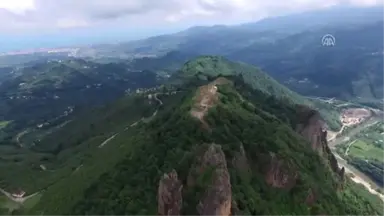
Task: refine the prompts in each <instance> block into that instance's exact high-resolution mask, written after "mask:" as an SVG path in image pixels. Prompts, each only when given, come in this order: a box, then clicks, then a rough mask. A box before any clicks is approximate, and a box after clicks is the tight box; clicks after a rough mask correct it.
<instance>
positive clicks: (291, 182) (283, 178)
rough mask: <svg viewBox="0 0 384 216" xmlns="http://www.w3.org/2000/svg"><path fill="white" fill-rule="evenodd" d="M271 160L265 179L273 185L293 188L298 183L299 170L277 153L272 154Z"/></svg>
mask: <svg viewBox="0 0 384 216" xmlns="http://www.w3.org/2000/svg"><path fill="white" fill-rule="evenodd" d="M270 157H271V160H270V162H269V166H268V169H267V173H266V175H265V181H266V182H267V184H269V185H270V186H272V187H275V188H284V189H291V188H292V187H293V186H295V184H296V180H297V178H298V172H297V171H295V170H294V168H293V167H290V166H289V164H287V163H286V162H285V161H284V160H281V159H279V158H278V157H277V156H275V154H273V153H271V154H270Z"/></svg>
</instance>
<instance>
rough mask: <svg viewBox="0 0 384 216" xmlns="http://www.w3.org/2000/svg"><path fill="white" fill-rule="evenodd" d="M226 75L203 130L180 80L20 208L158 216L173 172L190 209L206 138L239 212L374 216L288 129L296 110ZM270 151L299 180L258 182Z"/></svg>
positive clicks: (190, 90) (203, 181) (185, 210)
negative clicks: (282, 185) (312, 197)
mask: <svg viewBox="0 0 384 216" xmlns="http://www.w3.org/2000/svg"><path fill="white" fill-rule="evenodd" d="M229 79H232V80H233V82H234V86H231V85H221V86H219V90H218V91H219V93H218V95H219V101H218V102H217V104H216V105H215V106H214V107H213V108H211V109H210V110H209V112H208V114H207V116H206V117H205V120H206V123H207V125H208V126H209V128H210V130H207V129H205V128H204V127H202V126H201V122H200V121H198V120H197V119H195V118H193V117H192V116H191V115H190V109H191V107H192V106H193V104H194V103H195V101H194V100H193V96H194V94H195V93H196V88H195V87H192V85H186V86H188V89H182V92H181V94H179V95H178V96H177V97H176V98H175V97H172V96H171V97H170V98H169V99H170V100H169V102H168V103H164V104H165V105H164V106H163V108H162V109H161V110H160V111H159V112H158V114H157V115H156V117H155V118H154V119H153V120H152V121H150V122H148V123H147V124H139V125H138V126H136V127H134V128H133V129H132V130H128V131H126V132H122V133H120V134H119V135H118V136H117V137H116V138H115V139H114V140H113V141H111V143H110V144H108V145H106V146H105V147H103V148H102V149H94V152H93V153H90V154H89V156H88V157H89V158H88V159H87V160H85V161H84V162H83V166H82V167H81V168H80V169H78V170H77V171H75V172H74V173H73V174H72V175H69V176H67V177H65V178H62V180H60V181H58V182H57V183H55V184H53V185H52V186H50V187H48V188H47V189H46V191H45V192H44V194H43V196H42V197H41V201H40V202H39V203H38V204H37V205H36V206H35V207H33V208H32V209H31V210H28V211H25V212H24V213H26V214H41V213H44V214H157V187H158V184H159V179H160V177H161V176H162V175H163V173H165V172H169V171H170V170H172V169H175V170H176V171H177V172H178V176H179V178H180V180H181V181H182V182H183V184H184V188H185V189H184V190H183V200H184V202H183V208H182V214H195V213H196V204H197V202H198V200H199V199H201V197H200V198H199V197H197V196H198V194H199V193H197V191H199V190H205V189H206V186H207V185H206V184H207V181H208V180H209V179H210V178H211V177H212V176H211V174H210V173H211V172H210V171H209V170H210V169H208V171H207V172H206V173H205V174H204V175H202V176H199V178H198V180H197V182H199V184H198V188H200V189H198V190H197V189H196V188H195V189H196V190H197V191H195V189H191V188H188V187H187V185H185V183H186V181H187V176H188V173H189V172H190V170H191V169H192V168H193V161H194V160H195V159H196V157H198V156H201V153H202V148H203V149H204V146H206V145H204V144H209V143H216V144H219V145H220V146H221V148H222V149H223V151H224V153H225V157H226V160H227V162H228V163H227V165H228V169H229V173H230V178H231V179H230V180H231V184H232V192H233V200H234V201H236V203H237V204H238V208H239V210H240V212H241V214H255V215H256V214H281V213H286V214H320V213H321V214H375V213H376V212H375V210H374V209H373V207H372V206H371V204H370V203H369V201H366V200H364V199H363V198H360V197H359V196H358V195H357V194H355V193H347V191H348V190H346V191H345V192H344V191H341V192H336V191H337V190H336V187H337V186H336V185H337V184H338V183H337V181H338V180H337V179H336V178H334V175H333V174H332V172H331V171H330V170H329V169H328V167H327V166H324V163H323V161H322V160H323V158H321V157H320V156H319V155H318V154H317V153H316V152H314V151H313V150H312V149H311V148H310V145H309V144H308V143H307V142H306V141H304V139H303V138H302V137H300V136H299V135H298V134H296V133H295V132H294V130H293V129H292V126H291V125H292V124H294V123H295V122H294V121H295V118H294V116H295V107H293V106H292V105H291V104H290V103H283V102H282V101H281V100H279V99H276V98H275V97H273V96H271V95H267V94H265V93H263V92H262V91H258V90H254V89H253V88H252V87H247V86H246V84H244V82H243V81H242V78H241V77H235V78H229ZM198 82H201V81H198ZM252 96H254V97H252ZM162 99H164V101H165V99H166V98H162ZM241 145H242V146H243V147H244V149H245V152H246V156H245V157H246V158H247V161H248V162H247V163H248V164H249V166H251V167H252V171H251V172H250V173H249V175H243V174H242V172H241V171H240V170H239V169H238V168H237V167H235V166H234V165H233V164H232V163H230V161H232V159H233V157H234V155H235V154H236V152H238V151H239V150H240V146H241ZM203 152H204V151H203ZM271 153H274V154H275V156H276V157H277V158H279V159H281V160H283V161H285V162H286V163H288V164H290V167H292V168H293V169H295V170H296V171H297V172H298V178H299V179H300V180H298V181H296V183H295V184H294V187H293V188H292V189H290V190H286V189H278V188H273V187H271V186H269V185H268V184H267V183H266V182H265V175H266V173H265V172H266V168H268V166H269V163H271V158H270V154H271ZM102 155H113V157H105V156H104V157H103V156H102ZM92 158H93V159H92ZM100 158H103V159H102V160H100ZM346 188H349V186H348V185H346ZM309 189H312V190H314V191H315V193H316V202H315V204H314V205H313V206H311V207H308V206H307V204H305V199H306V197H307V195H308V190H309ZM191 190H192V191H191Z"/></svg>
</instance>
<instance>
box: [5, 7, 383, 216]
mask: <svg viewBox="0 0 384 216" xmlns="http://www.w3.org/2000/svg"><path fill="white" fill-rule="evenodd" d="M102 1H104V0H100V2H102ZM84 2H86V1H84ZM84 4H85V5H84V6H86V7H84V8H88V6H89V5H87V4H86V3H84ZM160 4H161V3H160V2H158V3H156V4H151V6H152V7H154V8H156V7H157V6H159V5H160ZM175 4H178V3H176V2H175ZM185 4H186V5H188V4H187V2H185ZM199 4H202V2H200V1H199ZM211 4H212V5H211ZM213 4H214V3H209V4H208V3H207V4H206V5H203V6H204V8H205V9H206V10H207V11H209V10H213V9H215V10H218V9H219V8H216V7H213ZM215 4H219V3H215ZM220 4H222V3H220ZM276 4H277V3H276ZM295 4H299V3H295ZM300 4H301V3H300ZM44 6H45V4H41V5H39V7H44ZM52 6H53V5H52ZM73 6H74V7H77V6H76V5H73ZM221 6H223V5H221ZM93 7H95V8H97V5H93V6H92V7H89V8H93ZM132 7H133V6H132ZM196 7H197V6H196ZM226 7H227V6H226ZM228 7H230V6H229V5H228ZM231 7H232V6H231ZM260 7H263V6H262V5H260ZM105 8H108V7H105ZM121 8H124V5H121ZM143 9H144V6H143ZM190 9H191V11H192V12H193V11H194V8H192V7H191V8H190ZM249 9H251V8H249ZM34 10H35V9H33V10H32V9H31V10H30V11H29V12H28V13H25V15H23V16H26V17H27V16H29V14H30V13H32V12H31V11H34ZM164 10H165V9H164ZM167 10H168V9H167ZM2 11H3V8H2V6H1V4H0V13H1V12H2ZM6 11H7V10H6ZM80 11H81V10H79V11H78V12H79V14H80ZM101 11H102V10H101ZM188 11H189V10H188ZM61 12H62V13H66V11H61ZM122 12H124V11H122ZM227 12H230V10H228V11H227ZM227 12H226V13H225V14H227ZM286 12H287V15H283V16H277V17H267V18H265V19H262V20H259V21H257V22H254V23H253V22H252V23H243V24H233V25H221V24H220V25H213V26H204V25H203V26H194V27H191V28H188V29H185V30H182V31H180V32H176V33H166V34H162V35H157V36H156V35H155V36H151V37H148V38H144V39H139V40H134V41H121V42H120V41H119V42H117V41H115V42H114V43H113V44H92V45H91V44H89V45H84V46H75V45H74V46H73V47H70V46H65V48H63V47H64V46H63V47H61V48H60V47H59V48H48V49H34V50H31V51H14V52H13V51H10V52H8V51H7V52H5V53H0V215H163V216H166V215H223V216H229V215H383V214H384V210H383V206H384V181H383V178H384V168H383V167H384V156H383V154H384V138H383V135H384V129H383V127H384V121H383V117H384V110H383V105H384V103H383V102H384V100H383V93H384V92H383V86H384V84H383V79H384V77H383V73H382V68H383V55H384V50H383V48H382V47H383V41H382V38H383V10H382V8H378V7H364V8H360V7H346V8H344V7H329V8H323V9H321V10H319V11H308V12H303V13H297V14H296V13H293V14H290V13H288V12H289V11H286ZM114 13H115V12H112V13H107V14H99V15H97V14H89V17H94V18H96V17H98V18H97V19H99V20H100V21H101V20H107V19H108V20H113V19H115V16H114ZM136 13H137V14H139V13H140V12H139V11H135V14H136ZM1 14H2V13H1ZM1 14H0V15H1ZM60 14H61V13H58V16H59V15H60ZM74 14H77V13H74ZM170 14H172V13H170ZM207 14H210V13H207ZM214 14H215V13H212V14H211V16H216V15H214ZM256 14H259V13H256ZM40 15H44V13H42V14H39V16H40ZM184 15H186V14H184ZM71 16H72V15H71ZM71 16H69V17H71ZM119 16H120V15H119ZM126 16H129V15H126ZM189 16H190V18H191V19H192V18H193V16H194V15H193V14H192V13H191V14H189V15H188V17H189ZM204 16H205V15H203V14H200V15H199V17H200V18H204ZM102 17H103V18H102ZM362 17H364V19H361V18H362ZM79 18H81V17H79ZM181 18H182V17H180V20H182V19H181ZM190 18H187V17H185V19H187V20H188V19H190ZM228 18H229V16H228ZM147 19H152V13H151V14H149V15H148V17H146V18H145V19H143V20H137V21H138V22H137V25H138V26H141V24H140V23H141V22H146V20H147ZM204 19H205V18H204ZM33 20H34V19H33ZM33 20H31V21H33ZM76 20H77V18H76ZM160 20H161V19H159V20H158V22H159V23H160ZM220 20H222V19H220ZM225 20H226V19H225ZM35 21H36V20H35ZM88 21H89V22H91V19H89V20H87V22H88ZM99 23H100V27H103V25H104V24H103V23H104V21H103V22H99ZM105 23H107V22H105ZM131 23H132V22H126V23H124V24H126V25H128V26H129V25H131ZM135 23H136V22H135ZM192 23H193V22H192ZM90 24H91V23H90ZM168 24H169V23H168ZM174 24H175V25H176V24H177V23H174ZM116 25H117V26H118V24H117V23H116ZM172 25H173V24H172ZM143 27H145V26H143ZM81 28H85V27H79V28H78V29H81ZM111 28H114V27H113V26H111ZM100 29H103V28H100ZM123 29H124V28H123V26H121V31H123ZM65 31H67V30H63V32H65ZM95 32H97V31H96V30H95ZM110 33H111V34H112V33H113V32H110ZM115 33H116V32H115ZM73 34H74V35H76V34H77V28H76V31H73ZM121 34H123V33H121ZM324 35H331V36H332V37H334V38H336V41H337V43H336V44H335V43H333V46H325V45H324V43H322V40H321V38H322V37H323V36H324ZM92 36H95V37H96V36H97V35H96V34H95V35H92ZM90 41H91V40H90ZM30 42H31V43H32V42H33V40H31V41H30Z"/></svg>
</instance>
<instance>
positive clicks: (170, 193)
mask: <svg viewBox="0 0 384 216" xmlns="http://www.w3.org/2000/svg"><path fill="white" fill-rule="evenodd" d="M182 189H183V185H182V183H181V181H179V179H178V177H177V173H176V171H175V170H172V172H170V173H168V174H164V175H163V177H162V178H161V179H160V184H159V189H158V213H159V215H180V211H181V207H182Z"/></svg>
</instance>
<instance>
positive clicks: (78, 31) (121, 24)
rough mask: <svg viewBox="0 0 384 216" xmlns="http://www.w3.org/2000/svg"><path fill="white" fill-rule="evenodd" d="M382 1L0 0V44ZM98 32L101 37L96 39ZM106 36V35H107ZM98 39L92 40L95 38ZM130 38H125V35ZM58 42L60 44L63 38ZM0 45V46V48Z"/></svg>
mask: <svg viewBox="0 0 384 216" xmlns="http://www.w3.org/2000/svg"><path fill="white" fill-rule="evenodd" d="M382 2H383V0H0V40H2V39H5V38H6V39H7V40H9V38H11V39H12V40H14V41H20V40H21V39H23V40H24V39H26V38H27V37H28V38H29V40H25V41H24V42H25V43H30V42H31V41H33V40H37V38H44V35H49V34H51V35H53V34H54V35H65V36H66V37H68V38H73V37H75V38H76V37H79V38H87V37H88V36H89V34H91V33H92V34H93V33H95V34H96V32H97V36H98V37H106V38H107V37H115V36H116V35H119V34H120V33H121V34H122V32H124V34H129V35H130V37H131V38H135V37H142V36H147V35H151V34H156V33H164V32H167V31H175V30H180V29H182V28H185V27H189V26H191V25H210V24H235V23H241V22H247V21H253V20H258V19H261V18H264V17H268V16H276V15H281V14H283V13H290V12H301V11H306V10H311V9H318V8H323V7H329V6H335V5H354V6H372V5H377V4H379V3H382ZM100 31H103V32H104V33H105V34H104V36H103V35H100V33H99V32H100ZM108 32H109V34H108ZM97 36H94V37H95V38H97ZM128 38H129V37H128ZM62 40H64V39H63V38H62ZM0 45H1V44H0Z"/></svg>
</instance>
